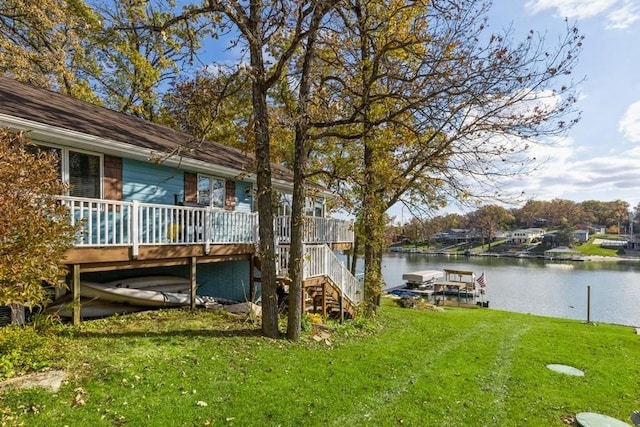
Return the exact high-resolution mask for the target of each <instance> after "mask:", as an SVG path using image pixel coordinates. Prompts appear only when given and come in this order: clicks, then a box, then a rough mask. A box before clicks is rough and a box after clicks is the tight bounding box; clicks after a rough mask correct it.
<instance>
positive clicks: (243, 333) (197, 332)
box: [73, 328, 262, 339]
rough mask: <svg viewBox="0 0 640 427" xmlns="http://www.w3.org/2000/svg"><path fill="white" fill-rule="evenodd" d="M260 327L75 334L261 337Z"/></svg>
mask: <svg viewBox="0 0 640 427" xmlns="http://www.w3.org/2000/svg"><path fill="white" fill-rule="evenodd" d="M261 336H262V332H261V331H260V329H248V328H239V329H228V330H218V329H185V330H171V331H103V332H99V331H79V332H75V333H74V334H73V337H74V338H77V339H82V338H114V337H123V338H127V337H128V338H136V337H137V338H162V337H191V338H235V337H261Z"/></svg>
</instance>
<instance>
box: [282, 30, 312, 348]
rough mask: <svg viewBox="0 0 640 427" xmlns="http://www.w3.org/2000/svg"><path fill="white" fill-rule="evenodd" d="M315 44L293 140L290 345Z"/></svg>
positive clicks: (296, 328) (299, 277)
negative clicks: (311, 68) (310, 70)
mask: <svg viewBox="0 0 640 427" xmlns="http://www.w3.org/2000/svg"><path fill="white" fill-rule="evenodd" d="M313 43H314V40H313V39H310V40H309V42H308V43H307V52H306V54H305V63H304V64H303V69H302V71H303V72H302V79H301V82H300V90H299V95H298V118H297V120H296V138H295V148H294V159H295V161H294V166H293V173H294V178H293V200H292V204H291V205H292V206H291V247H290V253H289V276H290V278H291V283H290V284H289V317H288V319H287V320H288V321H287V337H288V338H289V339H290V340H292V341H298V340H300V330H301V320H302V292H303V280H304V277H303V263H304V242H303V232H304V221H305V219H304V201H305V185H304V181H305V176H306V170H307V145H308V139H309V136H308V130H309V117H308V111H307V109H308V99H309V90H310V82H309V67H310V61H311V56H312V55H313V51H312V47H310V46H309V44H311V45H313Z"/></svg>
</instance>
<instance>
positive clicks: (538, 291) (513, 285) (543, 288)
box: [382, 253, 640, 326]
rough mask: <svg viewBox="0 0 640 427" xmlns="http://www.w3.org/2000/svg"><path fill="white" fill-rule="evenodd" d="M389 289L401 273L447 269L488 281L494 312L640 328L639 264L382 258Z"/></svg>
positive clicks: (393, 255) (408, 255)
mask: <svg viewBox="0 0 640 427" xmlns="http://www.w3.org/2000/svg"><path fill="white" fill-rule="evenodd" d="M382 264H383V267H382V272H383V275H384V278H385V281H386V283H387V287H395V286H399V285H402V284H403V280H402V274H403V273H409V272H412V271H419V270H442V269H444V268H449V269H457V270H469V271H473V272H475V273H476V276H479V275H480V274H482V272H484V273H485V276H486V278H487V287H486V294H485V295H484V299H485V301H489V307H490V309H499V310H507V311H515V312H520V313H531V314H539V315H544V316H552V317H562V318H569V319H578V320H586V319H587V286H588V285H591V321H593V322H603V323H615V324H620V325H630V326H640V262H637V261H621V262H612V261H605V262H599V261H586V262H552V261H544V260H537V259H535V260H532V259H519V258H506V257H501V258H495V257H465V256H443V255H426V254H419V253H390V254H387V255H385V257H384V259H383V263H382Z"/></svg>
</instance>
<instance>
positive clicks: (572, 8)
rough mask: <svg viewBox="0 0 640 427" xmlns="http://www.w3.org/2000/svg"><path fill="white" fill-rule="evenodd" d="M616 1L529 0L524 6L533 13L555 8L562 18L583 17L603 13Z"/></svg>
mask: <svg viewBox="0 0 640 427" xmlns="http://www.w3.org/2000/svg"><path fill="white" fill-rule="evenodd" d="M616 2H617V0H529V1H527V3H526V4H525V8H526V9H527V10H528V11H529V12H531V13H533V14H536V13H539V12H542V11H544V10H547V9H555V10H556V13H557V15H559V16H560V17H562V18H569V19H583V18H590V17H593V16H596V15H599V14H601V13H603V12H604V11H606V10H607V9H609V8H610V7H611V6H613V5H614V4H615V3H616Z"/></svg>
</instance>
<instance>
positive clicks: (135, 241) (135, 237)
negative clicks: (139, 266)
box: [131, 200, 140, 258]
mask: <svg viewBox="0 0 640 427" xmlns="http://www.w3.org/2000/svg"><path fill="white" fill-rule="evenodd" d="M139 213H140V206H139V202H138V201H137V200H134V201H133V203H132V205H131V245H132V247H131V256H132V257H133V258H138V254H139V253H140V217H139Z"/></svg>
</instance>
